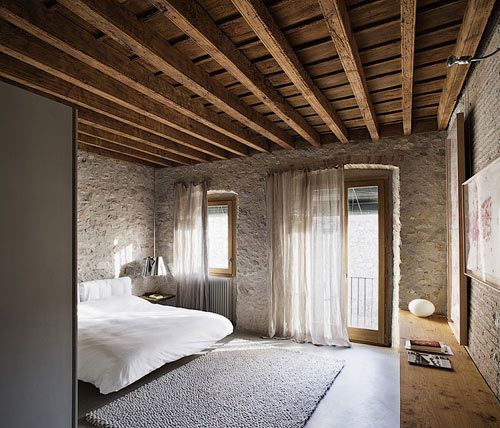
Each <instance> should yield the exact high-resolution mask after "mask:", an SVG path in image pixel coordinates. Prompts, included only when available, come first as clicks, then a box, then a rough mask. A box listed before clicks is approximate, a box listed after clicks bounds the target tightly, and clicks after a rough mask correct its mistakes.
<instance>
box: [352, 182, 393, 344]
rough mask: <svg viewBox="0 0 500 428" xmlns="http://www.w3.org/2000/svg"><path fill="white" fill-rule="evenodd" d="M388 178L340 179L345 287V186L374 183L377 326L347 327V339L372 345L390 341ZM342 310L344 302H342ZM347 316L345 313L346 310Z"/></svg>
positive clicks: (361, 185) (362, 185) (371, 184)
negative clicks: (376, 238) (376, 227)
mask: <svg viewBox="0 0 500 428" xmlns="http://www.w3.org/2000/svg"><path fill="white" fill-rule="evenodd" d="M389 183H390V180H389V179H388V177H380V176H375V177H373V178H369V177H366V178H365V177H363V178H360V179H345V180H344V230H345V233H344V248H345V257H344V263H345V272H346V274H345V287H346V290H347V287H348V283H347V280H348V275H347V267H348V233H347V223H348V221H347V217H348V207H347V201H348V194H347V189H348V188H350V187H364V186H377V188H378V216H379V217H378V227H379V229H378V230H379V246H378V251H379V253H378V257H379V269H378V329H377V330H368V329H361V328H355V327H348V331H349V339H350V340H351V341H353V342H361V343H368V344H372V345H381V346H388V345H389V343H390V328H389V325H388V323H387V320H388V318H389V305H388V304H387V302H388V301H390V299H388V296H387V293H389V287H388V275H387V257H386V248H387V245H390V242H388V241H389V236H390V234H388V233H386V231H387V229H388V226H389V225H388V224H387V220H388V219H390V215H389V212H390V210H389V206H388V203H387V202H388V200H389V198H388V197H387V195H388V192H389V190H390V189H389ZM347 296H348V293H347V292H346V293H345V298H346V299H347ZM345 307H346V311H347V308H348V304H347V302H346V305H345ZM346 319H347V313H346Z"/></svg>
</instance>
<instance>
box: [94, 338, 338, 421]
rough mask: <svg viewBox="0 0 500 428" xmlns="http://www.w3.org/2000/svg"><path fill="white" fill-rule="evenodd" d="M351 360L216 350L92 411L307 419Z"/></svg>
mask: <svg viewBox="0 0 500 428" xmlns="http://www.w3.org/2000/svg"><path fill="white" fill-rule="evenodd" d="M343 366H344V363H343V361H339V360H336V359H334V358H333V357H332V356H329V355H324V354H314V353H307V352H301V351H293V350H284V349H279V348H277V347H276V348H273V347H271V348H267V349H251V350H228V351H224V350H223V349H222V350H219V351H213V352H210V353H208V354H206V355H203V356H202V357H199V358H197V359H195V360H193V361H190V362H189V363H187V364H186V365H184V366H182V367H180V368H178V369H175V370H173V371H171V372H169V373H167V374H165V375H163V376H162V377H160V378H158V379H156V380H154V381H152V382H151V383H148V384H146V385H144V386H141V387H140V388H137V389H136V390H134V391H132V392H130V393H128V394H126V395H124V396H123V397H121V398H119V399H117V400H115V401H113V402H111V403H109V404H107V405H105V406H103V407H101V408H99V409H97V410H94V411H92V412H90V413H88V414H87V415H86V418H87V420H88V421H89V422H90V423H92V424H94V425H97V426H99V427H105V428H142V427H144V428H160V427H162V428H163V427H170V428H201V427H210V428H212V427H213V428H215V427H232V428H298V427H303V426H304V425H305V424H306V422H307V420H308V419H309V417H310V416H311V414H312V412H313V411H314V409H315V408H316V406H317V405H318V403H319V401H320V400H321V399H322V398H323V396H324V395H325V393H326V392H327V391H328V389H329V388H330V386H331V385H332V383H333V381H334V380H335V378H336V377H337V375H338V374H339V373H340V371H341V370H342V368H343Z"/></svg>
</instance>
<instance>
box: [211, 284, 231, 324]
mask: <svg viewBox="0 0 500 428" xmlns="http://www.w3.org/2000/svg"><path fill="white" fill-rule="evenodd" d="M208 311H209V312H214V313H216V314H219V315H223V316H225V317H226V318H227V319H229V320H230V321H233V322H234V319H233V313H234V311H233V280H232V278H222V277H216V276H211V277H209V278H208Z"/></svg>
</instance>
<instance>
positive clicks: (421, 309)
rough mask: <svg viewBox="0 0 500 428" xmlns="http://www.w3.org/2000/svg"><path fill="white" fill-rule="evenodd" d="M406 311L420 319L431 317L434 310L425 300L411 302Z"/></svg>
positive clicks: (430, 303)
mask: <svg viewBox="0 0 500 428" xmlns="http://www.w3.org/2000/svg"><path fill="white" fill-rule="evenodd" d="M408 309H409V310H410V312H411V313H412V314H413V315H415V316H417V317H421V318H425V317H428V316H430V315H432V314H433V313H434V311H435V310H436V308H435V307H434V305H433V304H432V302H429V301H428V300H425V299H415V300H412V301H411V302H410V303H409V305H408Z"/></svg>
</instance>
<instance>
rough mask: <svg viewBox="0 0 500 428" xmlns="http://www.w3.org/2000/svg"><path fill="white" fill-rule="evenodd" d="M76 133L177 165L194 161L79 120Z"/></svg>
mask: <svg viewBox="0 0 500 428" xmlns="http://www.w3.org/2000/svg"><path fill="white" fill-rule="evenodd" d="M78 133H80V134H84V135H89V136H91V137H95V138H99V139H100V140H103V141H107V142H109V143H112V144H116V145H119V146H123V147H127V148H129V149H134V150H137V151H139V152H142V153H146V154H149V155H153V156H156V157H158V158H161V159H165V160H166V161H169V162H172V163H174V164H176V166H178V165H189V164H192V163H194V162H193V161H189V160H188V159H185V158H182V157H181V156H178V155H174V154H172V153H169V152H166V151H164V150H160V149H158V148H156V147H153V146H150V145H148V144H144V143H142V142H138V141H134V140H130V139H128V138H126V137H123V136H121V135H116V134H113V133H111V132H108V131H106V130H103V129H99V128H94V127H93V126H91V125H89V124H86V123H82V122H81V121H80V120H79V121H78Z"/></svg>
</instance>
